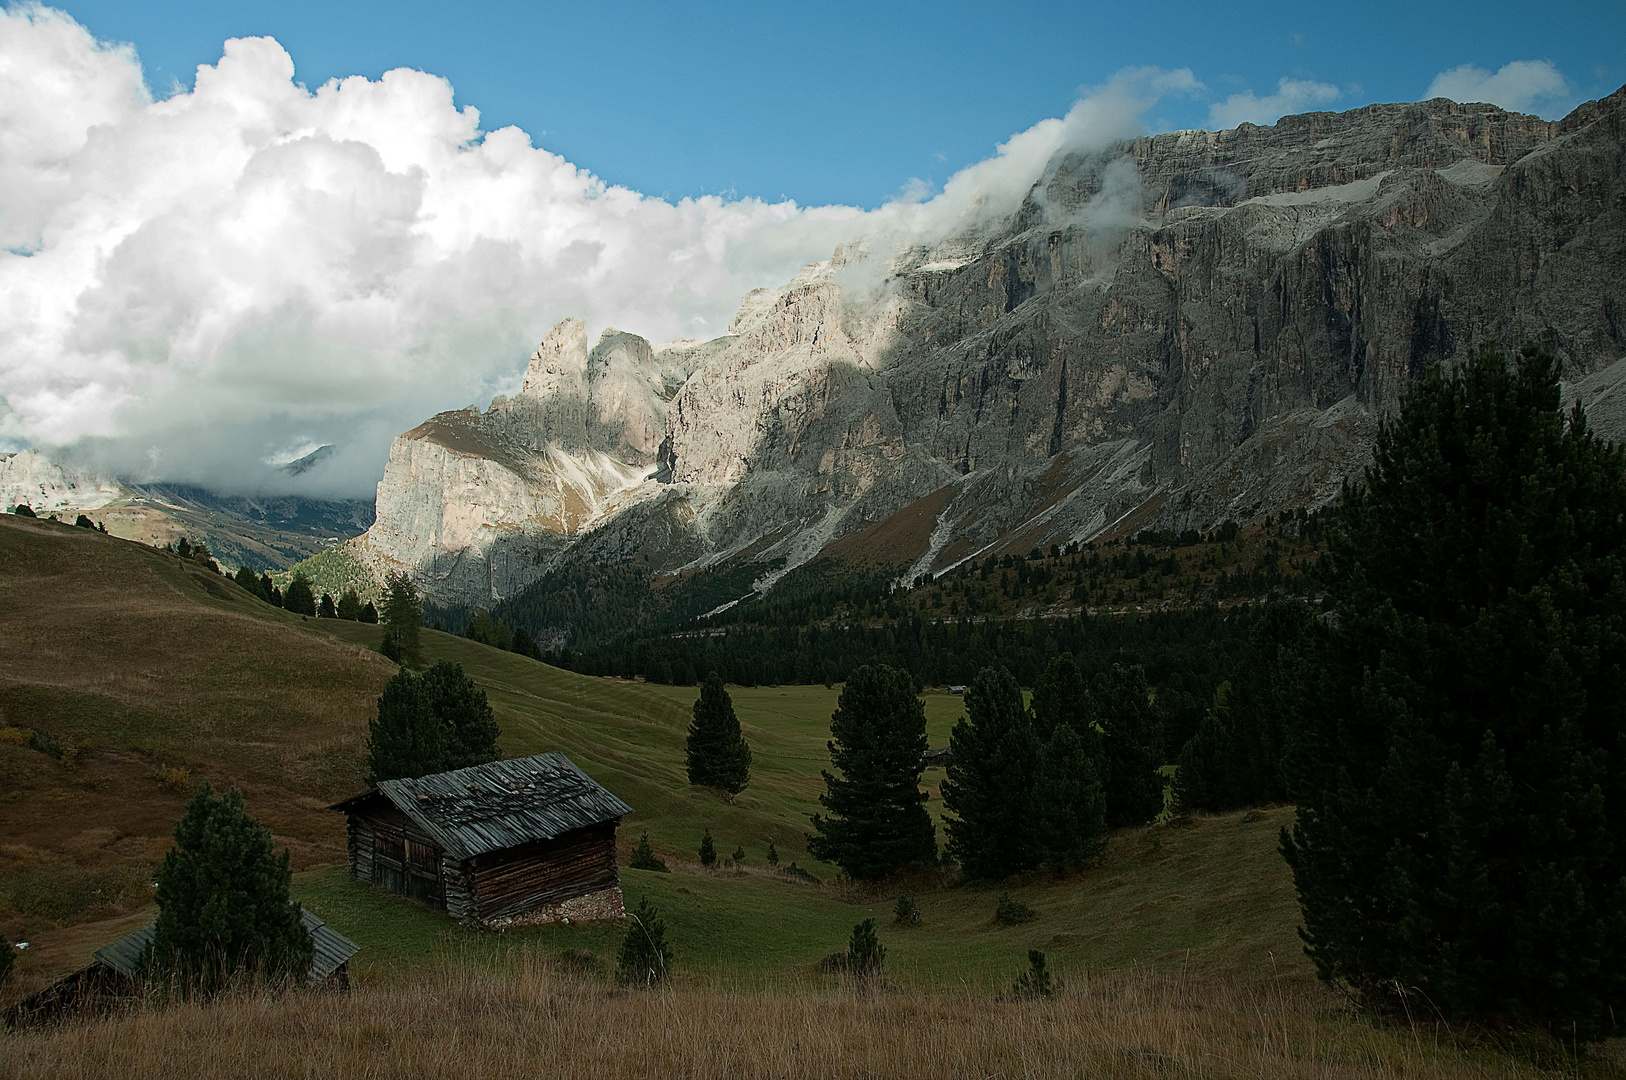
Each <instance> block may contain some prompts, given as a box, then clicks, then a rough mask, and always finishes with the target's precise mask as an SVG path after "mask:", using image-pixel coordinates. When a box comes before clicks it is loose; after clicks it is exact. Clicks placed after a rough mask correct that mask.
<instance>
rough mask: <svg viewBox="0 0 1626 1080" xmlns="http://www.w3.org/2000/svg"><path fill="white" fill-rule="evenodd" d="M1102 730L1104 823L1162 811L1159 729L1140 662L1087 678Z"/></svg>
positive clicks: (1135, 820)
mask: <svg viewBox="0 0 1626 1080" xmlns="http://www.w3.org/2000/svg"><path fill="white" fill-rule="evenodd" d="M1090 700H1091V702H1092V704H1093V707H1094V708H1095V709H1096V710H1097V715H1098V716H1099V717H1100V724H1101V728H1102V730H1103V731H1104V732H1105V735H1106V740H1105V741H1106V770H1105V771H1106V776H1105V778H1104V780H1105V788H1106V797H1107V807H1106V817H1107V826H1108V827H1109V828H1113V829H1122V828H1127V827H1128V826H1131V825H1144V824H1146V823H1147V822H1149V821H1151V820H1152V819H1153V818H1155V817H1157V816H1158V815H1159V814H1161V813H1162V812H1163V774H1162V773H1161V772H1160V771H1159V769H1160V768H1161V767H1162V765H1163V760H1162V757H1163V732H1162V724H1161V723H1160V722H1159V720H1158V716H1157V712H1156V710H1155V709H1153V708H1152V699H1151V694H1150V692H1149V690H1148V689H1147V686H1146V673H1145V671H1143V670H1142V669H1141V667H1140V665H1139V664H1135V665H1132V666H1125V665H1123V664H1113V665H1112V666H1111V667H1110V668H1108V669H1107V670H1105V671H1103V672H1101V673H1100V674H1098V675H1096V677H1095V679H1094V680H1093V681H1092V682H1091V684H1090Z"/></svg>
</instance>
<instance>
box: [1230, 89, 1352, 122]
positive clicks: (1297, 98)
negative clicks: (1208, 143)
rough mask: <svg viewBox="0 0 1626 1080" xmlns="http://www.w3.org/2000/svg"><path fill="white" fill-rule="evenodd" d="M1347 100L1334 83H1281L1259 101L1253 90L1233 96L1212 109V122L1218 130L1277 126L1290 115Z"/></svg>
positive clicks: (1259, 98)
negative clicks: (1246, 126)
mask: <svg viewBox="0 0 1626 1080" xmlns="http://www.w3.org/2000/svg"><path fill="white" fill-rule="evenodd" d="M1342 96H1343V91H1342V90H1340V89H1338V87H1336V86H1333V85H1332V84H1331V83H1324V82H1316V81H1315V80H1313V79H1281V80H1279V81H1278V82H1277V83H1276V92H1275V93H1274V94H1268V95H1266V96H1265V97H1259V96H1257V95H1255V94H1254V92H1253V91H1252V90H1247V91H1244V92H1243V93H1240V94H1232V95H1231V96H1230V97H1228V98H1226V99H1225V100H1224V101H1216V102H1214V104H1212V105H1210V106H1209V107H1208V122H1209V124H1210V125H1211V126H1212V127H1213V128H1215V129H1216V130H1218V129H1221V128H1234V127H1236V126H1237V125H1238V124H1259V125H1260V126H1264V125H1268V124H1274V123H1275V122H1276V121H1278V120H1280V119H1281V118H1282V117H1284V116H1286V115H1288V114H1289V113H1301V112H1310V111H1312V110H1314V109H1321V108H1325V107H1326V106H1328V105H1330V104H1332V103H1333V102H1335V101H1337V100H1338V99H1339V98H1340V97H1342Z"/></svg>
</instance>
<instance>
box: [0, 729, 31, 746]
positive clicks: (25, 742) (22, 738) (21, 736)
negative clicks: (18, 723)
mask: <svg viewBox="0 0 1626 1080" xmlns="http://www.w3.org/2000/svg"><path fill="white" fill-rule="evenodd" d="M33 741H34V733H33V732H32V731H30V730H29V729H28V728H25V727H0V743H8V744H9V745H11V746H29V745H32V743H33Z"/></svg>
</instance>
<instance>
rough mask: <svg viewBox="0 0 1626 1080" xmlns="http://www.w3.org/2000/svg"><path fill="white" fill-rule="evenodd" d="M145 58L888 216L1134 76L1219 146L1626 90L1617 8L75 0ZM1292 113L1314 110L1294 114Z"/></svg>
mask: <svg viewBox="0 0 1626 1080" xmlns="http://www.w3.org/2000/svg"><path fill="white" fill-rule="evenodd" d="M57 6H59V7H61V8H62V9H63V10H65V11H67V12H69V13H70V14H72V15H73V16H74V17H75V18H77V19H78V20H79V21H80V22H81V23H83V24H84V25H85V26H86V27H87V28H88V29H89V30H90V31H91V32H92V33H93V34H95V35H96V36H97V37H99V38H102V39H104V40H114V41H121V42H130V43H132V44H134V45H135V47H136V49H137V50H138V51H139V54H140V56H141V59H142V62H143V66H144V68H145V71H146V75H147V80H148V83H149V85H151V86H152V87H153V89H154V90H155V91H156V92H158V93H160V94H162V93H164V92H165V91H166V90H167V88H169V87H170V86H171V85H172V84H173V83H174V82H179V83H180V84H181V86H182V87H183V88H187V89H189V88H190V87H191V83H192V78H193V71H194V70H195V68H196V66H197V65H198V64H212V63H214V62H215V61H216V60H217V59H218V58H219V57H220V50H221V43H222V41H224V40H225V39H226V38H229V37H238V36H246V35H258V34H269V35H271V36H273V37H275V38H276V39H277V40H278V41H280V42H281V43H282V45H283V46H284V47H285V48H286V49H287V50H288V51H289V53H290V54H291V55H292V57H293V60H294V63H295V65H296V71H297V78H298V79H299V80H300V81H302V82H304V83H305V84H306V85H308V86H310V87H312V88H313V89H314V88H315V87H316V86H318V85H319V84H321V83H323V82H325V81H326V80H328V79H329V78H332V77H335V76H346V75H357V74H360V75H367V76H369V77H373V78H376V77H378V76H379V75H380V74H381V73H382V72H384V71H386V70H388V69H390V68H395V67H403V66H404V67H411V68H417V69H420V70H423V71H427V72H431V73H433V74H437V75H441V76H444V77H446V78H447V79H449V80H450V81H451V83H452V85H453V86H454V87H455V89H456V94H457V101H458V104H460V105H473V106H475V107H476V108H478V109H479V110H480V113H481V126H482V127H483V128H484V129H486V130H488V131H489V130H494V129H495V128H498V127H501V126H504V125H508V124H513V125H517V126H519V127H521V128H523V129H524V130H526V131H527V132H529V133H530V134H531V136H532V137H533V139H534V141H535V142H536V143H537V145H540V146H544V147H546V148H547V149H549V150H552V151H554V152H555V153H558V154H561V155H563V156H564V157H565V158H567V159H568V160H570V161H572V162H574V163H575V164H577V165H578V166H581V167H583V168H586V169H589V170H591V171H592V172H594V173H596V174H597V175H599V176H600V177H601V178H603V179H605V180H607V181H609V182H610V183H613V184H622V185H626V186H628V187H630V188H633V189H634V190H637V191H641V192H644V193H646V194H650V195H655V196H666V197H668V198H678V197H681V196H685V195H698V194H702V193H706V192H713V193H715V192H731V193H734V194H737V195H740V196H758V197H761V198H764V199H769V200H777V199H780V198H790V199H794V200H796V201H797V202H798V203H801V204H802V205H804V206H805V205H819V204H826V203H845V204H849V205H857V206H863V207H873V206H876V205H878V204H879V203H881V202H883V201H885V200H887V199H889V198H891V197H893V196H895V195H896V194H897V193H898V192H899V191H900V190H901V189H902V188H903V186H904V185H905V184H906V183H908V182H909V181H910V180H911V179H917V178H918V179H921V180H925V181H927V182H928V183H932V184H940V183H941V182H942V181H944V180H945V179H947V178H948V177H949V176H950V175H951V174H952V173H953V172H955V171H956V170H958V169H960V168H963V167H964V166H966V165H968V164H970V163H972V162H975V161H978V160H981V159H983V158H986V157H988V156H989V155H990V154H991V153H992V152H993V149H994V147H995V146H996V144H998V143H1000V142H1002V141H1003V140H1005V139H1007V138H1009V137H1010V136H1011V135H1012V134H1013V133H1015V132H1018V131H1021V130H1023V129H1025V128H1027V127H1029V126H1031V125H1032V124H1034V123H1035V122H1037V121H1039V120H1041V119H1043V118H1045V117H1050V116H1059V115H1061V114H1062V113H1064V112H1065V111H1066V110H1067V108H1068V106H1069V105H1070V104H1071V103H1072V101H1073V100H1074V99H1075V98H1076V97H1077V96H1078V95H1079V93H1080V90H1081V88H1088V87H1090V86H1093V85H1098V84H1100V83H1102V82H1104V81H1106V80H1107V79H1108V78H1109V77H1110V76H1111V75H1112V74H1113V73H1114V72H1116V71H1118V70H1120V69H1122V68H1125V67H1131V66H1140V65H1156V66H1159V67H1162V68H1165V69H1172V68H1181V67H1188V68H1190V69H1191V71H1192V72H1193V74H1194V75H1195V76H1196V78H1197V79H1198V80H1199V81H1200V82H1201V83H1202V84H1203V86H1204V87H1205V89H1204V90H1203V91H1202V92H1199V93H1196V94H1193V95H1189V96H1184V97H1180V98H1170V99H1165V100H1164V101H1163V102H1161V103H1160V104H1159V106H1158V108H1157V110H1156V112H1155V114H1154V115H1150V116H1148V117H1147V120H1148V121H1150V122H1151V123H1153V125H1154V126H1158V127H1209V126H1214V125H1213V123H1212V121H1213V120H1214V119H1215V118H1216V117H1215V114H1214V113H1213V112H1212V111H1211V110H1212V108H1213V106H1214V105H1215V104H1216V103H1223V102H1225V101H1226V99H1228V98H1230V97H1231V95H1236V94H1242V95H1246V94H1248V93H1252V94H1253V95H1255V96H1256V97H1257V98H1268V97H1269V96H1270V95H1273V94H1276V93H1278V92H1279V88H1278V84H1279V81H1280V80H1282V79H1284V78H1286V79H1291V80H1298V81H1299V83H1300V85H1302V86H1310V87H1319V88H1320V89H1319V90H1318V91H1313V92H1312V93H1311V94H1310V96H1308V97H1301V98H1300V99H1298V100H1303V101H1306V102H1308V104H1309V107H1321V108H1333V109H1339V108H1350V107H1354V106H1357V105H1362V104H1366V103H1368V102H1371V101H1407V100H1415V99H1417V98H1418V97H1420V96H1422V95H1423V94H1424V93H1425V92H1426V91H1427V89H1428V88H1429V86H1430V84H1431V82H1432V81H1433V80H1434V78H1435V77H1436V76H1437V75H1438V74H1439V73H1441V72H1442V71H1446V70H1448V69H1454V68H1458V67H1460V66H1462V65H1474V66H1475V67H1477V68H1480V69H1483V70H1484V71H1485V72H1487V73H1494V72H1496V71H1498V70H1499V69H1501V68H1503V67H1504V65H1506V64H1508V63H1510V62H1513V61H1543V60H1544V61H1548V62H1550V63H1551V64H1552V65H1553V66H1554V67H1555V68H1556V69H1557V71H1558V72H1559V73H1560V74H1561V75H1562V76H1563V78H1564V79H1565V80H1566V82H1567V87H1568V92H1567V93H1553V94H1549V95H1547V96H1546V97H1545V98H1542V99H1541V100H1540V101H1538V102H1537V103H1536V107H1539V108H1540V111H1541V112H1543V114H1545V115H1549V116H1552V115H1559V114H1561V113H1562V112H1563V111H1565V110H1566V109H1567V108H1568V107H1569V106H1571V105H1573V104H1574V103H1576V102H1579V101H1583V100H1586V99H1588V98H1591V97H1596V96H1598V95H1600V94H1605V93H1609V92H1611V91H1613V90H1615V89H1616V88H1618V87H1619V86H1620V85H1621V84H1622V83H1623V82H1626V13H1623V12H1626V8H1623V6H1622V5H1621V4H1620V3H1619V2H1618V0H1617V2H1611V3H1605V2H1596V3H1587V2H1580V3H1562V4H1543V5H1534V4H1529V3H1520V4H1514V3H1472V4H1466V3H1464V4H1426V3H1366V4H1305V3H1291V4H1289V3H1266V4H1250V5H1235V4H1228V5H1215V4H1209V3H1194V2H1189V0H1185V2H1182V0H1169V2H1165V3H1161V4H1113V5H1104V4H1082V3H1070V4H1068V3H1045V2H1033V3H1026V4H1022V5H1019V6H1018V5H1005V4H990V3H986V2H984V3H952V2H951V3H941V2H940V3H930V4H926V3H907V4H902V3H893V4H874V3H862V4H860V3H780V4H763V3H757V4H738V3H708V4H703V5H702V4H664V3H656V4H628V3H619V4H618V3H571V4H544V3H484V4H459V5H448V4H445V3H420V2H412V0H396V2H392V3H388V4H385V3H371V2H347V3H340V4H335V3H332V2H331V0H329V2H323V3H313V2H281V3H279V2H266V0H260V2H255V3H244V2H231V0H209V2H200V0H164V2H157V0H68V2H65V3H60V4H58V5H57ZM1290 111H1300V109H1298V108H1295V109H1292V110H1290Z"/></svg>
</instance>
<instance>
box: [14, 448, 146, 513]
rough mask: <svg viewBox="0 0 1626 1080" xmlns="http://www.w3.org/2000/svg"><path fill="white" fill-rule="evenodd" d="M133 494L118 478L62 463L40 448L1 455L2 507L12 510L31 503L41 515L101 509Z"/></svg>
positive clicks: (31, 506) (30, 505) (33, 508)
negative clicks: (18, 505)
mask: <svg viewBox="0 0 1626 1080" xmlns="http://www.w3.org/2000/svg"><path fill="white" fill-rule="evenodd" d="M128 494H129V493H128V492H127V491H126V490H125V488H124V486H123V485H121V484H120V483H119V482H118V481H117V480H114V479H113V478H111V477H107V476H101V475H99V474H97V473H95V472H93V471H90V470H86V469H79V468H75V467H73V466H71V465H60V464H58V463H56V462H53V461H51V460H50V459H49V458H48V457H46V456H45V455H44V454H42V453H40V452H39V451H38V450H19V451H17V452H16V453H11V454H0V507H3V508H4V511H5V512H7V513H9V512H10V511H11V509H12V507H14V506H16V505H17V504H18V503H27V504H28V506H29V507H30V508H31V509H32V510H34V512H35V513H38V514H42V515H43V514H56V515H58V516H66V517H67V518H68V520H69V521H72V520H73V518H74V517H75V516H76V515H78V514H82V513H84V512H85V511H87V510H99V509H101V508H102V507H104V506H106V505H108V504H109V503H112V502H117V501H118V500H120V499H122V498H125V497H126V496H127V495H128Z"/></svg>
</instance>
